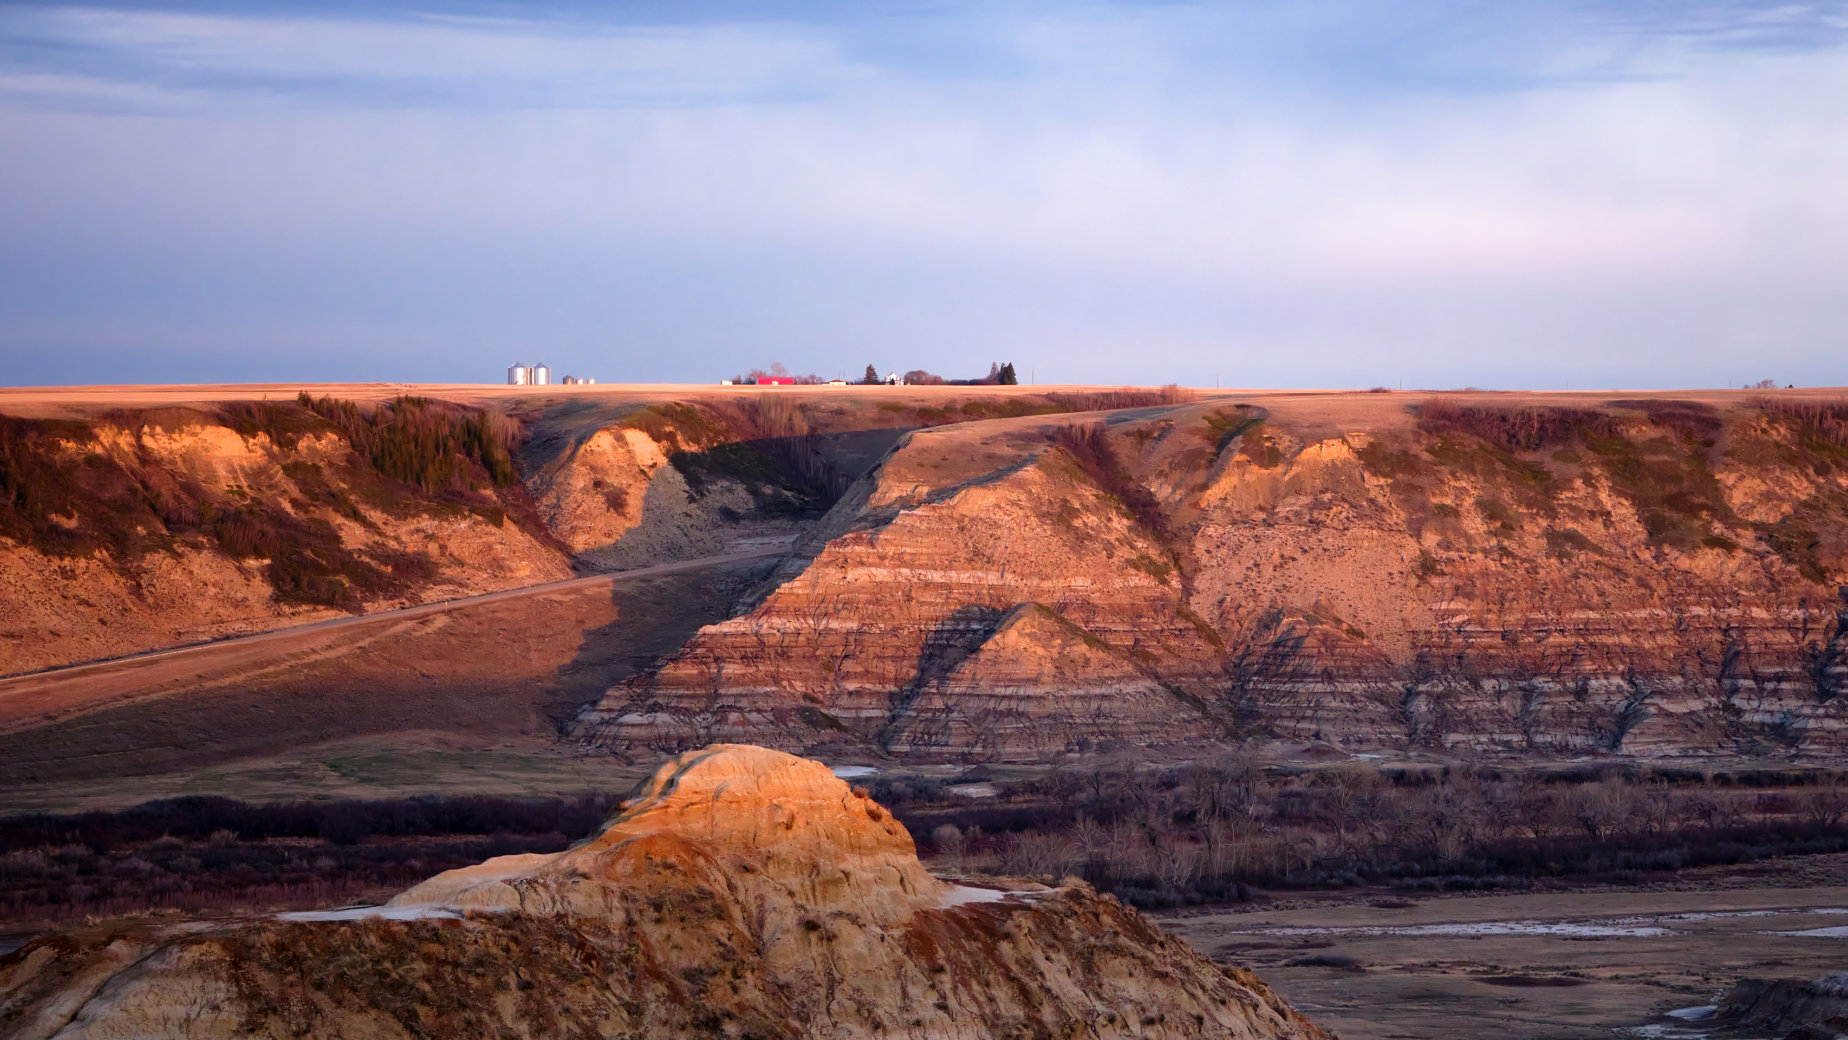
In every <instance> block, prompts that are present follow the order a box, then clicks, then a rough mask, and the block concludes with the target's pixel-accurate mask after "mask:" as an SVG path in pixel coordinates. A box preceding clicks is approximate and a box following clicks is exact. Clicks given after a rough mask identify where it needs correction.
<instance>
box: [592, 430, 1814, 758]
mask: <svg viewBox="0 0 1848 1040" xmlns="http://www.w3.org/2000/svg"><path fill="white" fill-rule="evenodd" d="M1366 403H1367V405H1368V407H1367V408H1364V409H1363V408H1358V407H1356V408H1349V409H1347V410H1346V411H1345V412H1340V411H1338V412H1336V413H1334V418H1331V416H1330V413H1329V412H1328V410H1327V409H1325V408H1321V407H1318V402H1317V401H1315V400H1313V399H1308V398H1306V399H1303V400H1290V399H1276V400H1271V401H1268V402H1267V405H1266V408H1267V409H1268V411H1267V410H1266V409H1258V408H1254V407H1251V406H1249V405H1244V404H1239V405H1229V404H1224V403H1214V404H1206V405H1199V406H1194V407H1191V408H1178V409H1172V408H1171V409H1166V410H1160V411H1155V412H1148V413H1142V414H1137V415H1132V414H1129V413H1118V414H1117V415H1115V416H1112V417H1110V419H1109V420H1108V422H1106V423H1102V424H1099V423H1098V422H1097V420H1096V419H1092V418H1084V419H1079V420H1061V421H1056V422H1049V421H1045V420H1026V419H1022V420H1013V421H1008V422H987V423H974V424H968V425H966V426H964V427H960V428H951V429H945V430H934V431H929V432H920V433H916V434H913V435H912V436H911V437H909V438H908V439H907V440H906V441H905V442H904V443H903V444H902V445H901V446H900V448H898V449H897V450H896V451H895V453H894V454H893V455H892V456H891V457H890V458H889V459H888V460H887V461H886V462H885V463H884V465H883V466H881V467H880V468H879V469H878V470H877V471H876V472H875V473H874V474H872V475H870V476H869V477H868V478H867V479H866V480H865V481H863V482H862V483H861V485H860V486H858V487H857V488H855V489H854V490H852V491H850V492H849V493H848V494H847V495H846V496H845V497H844V498H843V499H842V502H841V504H840V505H839V506H837V507H836V510H835V513H834V514H833V515H832V516H830V517H829V518H828V520H827V521H825V522H824V524H823V525H822V526H821V528H820V530H822V531H824V532H825V533H826V536H827V538H828V540H826V541H825V543H817V544H814V545H811V546H810V547H809V550H810V551H809V552H807V553H805V554H803V556H802V557H801V558H799V559H798V560H797V561H795V562H793V563H792V564H791V565H790V567H789V574H788V575H787V576H788V579H789V580H788V581H787V582H786V583H785V584H783V585H782V586H781V587H780V588H778V589H777V590H776V591H775V592H774V593H773V594H771V595H770V596H769V597H768V598H767V599H765V600H764V601H763V602H762V603H761V604H760V605H759V606H758V607H757V608H756V609H754V610H753V611H751V612H750V613H748V614H746V615H744V616H742V617H739V618H736V619H733V620H731V621H727V622H724V623H721V624H718V625H714V626H711V627H709V628H707V629H705V630H703V631H702V632H701V633H700V634H699V635H698V636H696V637H695V638H694V639H693V640H692V642H691V643H689V645H688V646H687V647H686V648H685V650H683V651H682V652H681V653H680V654H678V655H676V656H675V657H673V658H672V659H670V660H669V661H668V662H667V663H666V664H665V665H664V666H663V667H662V668H661V669H659V670H658V671H657V672H656V673H655V674H653V675H652V676H646V677H640V678H637V679H635V680H631V681H629V682H627V683H625V684H623V685H621V686H619V687H617V688H615V689H613V690H611V691H610V693H609V694H608V695H607V696H606V697H605V698H604V700H603V701H602V703H600V704H599V705H597V706H596V707H595V708H594V709H593V710H591V711H589V712H587V713H586V714H585V716H584V717H583V718H582V719H581V721H580V725H579V727H578V730H577V736H578V737H579V739H580V740H582V741H583V742H585V743H587V744H589V745H593V746H601V747H608V748H611V749H613V750H617V751H623V752H627V751H630V750H633V749H657V750H658V749H675V748H682V747H690V746H695V745H697V744H699V743H701V742H702V741H704V740H708V739H717V738H720V737H724V738H726V739H750V740H760V741H765V742H769V743H774V744H776V745H777V746H782V747H792V748H827V747H831V746H836V745H841V744H850V745H854V746H858V747H860V748H862V749H877V750H885V751H891V752H894V753H903V754H909V755H927V756H929V755H941V756H953V757H963V758H968V757H981V758H991V759H992V758H1013V759H1033V758H1044V757H1046V756H1047V755H1050V754H1054V753H1058V752H1061V751H1065V750H1078V749H1081V748H1083V747H1087V746H1092V745H1094V743H1095V742H1096V741H1097V740H1099V739H1104V740H1108V739H1112V738H1117V739H1126V740H1129V741H1132V742H1135V743H1142V744H1158V743H1166V742H1196V743H1197V742H1201V741H1208V740H1210V741H1215V742H1223V741H1244V740H1254V739H1255V740H1271V739H1282V740H1305V739H1322V740H1327V741H1331V742H1335V743H1338V744H1341V745H1343V746H1346V747H1348V748H1349V749H1350V750H1366V749H1391V750H1395V751H1399V752H1410V753H1417V752H1433V753H1450V752H1458V751H1469V752H1502V753H1509V754H1521V755H1536V754H1537V755H1551V756H1558V755H1579V754H1585V753H1611V754H1643V755H1681V754H1694V755H1712V754H1723V755H1792V754H1796V755H1801V754H1814V755H1832V754H1836V753H1839V751H1840V750H1841V749H1842V747H1843V741H1844V734H1848V699H1844V698H1843V697H1841V693H1842V692H1843V691H1844V690H1848V685H1845V684H1848V585H1845V584H1844V583H1845V582H1848V432H1844V431H1848V419H1844V418H1843V417H1845V416H1848V406H1828V405H1784V404H1779V403H1778V402H1775V401H1772V402H1757V401H1738V402H1733V403H1731V404H1729V405H1727V406H1724V407H1722V406H1715V405H1711V404H1707V403H1702V402H1694V401H1681V400H1673V399H1665V398H1650V399H1636V400H1627V399H1625V400H1609V401H1595V402H1591V403H1592V404H1596V405H1597V407H1569V408H1568V407H1552V406H1529V405H1525V404H1521V405H1506V404H1502V403H1500V402H1498V401H1487V402H1480V403H1474V404H1471V403H1467V400H1466V402H1465V403H1464V404H1460V405H1459V404H1453V403H1451V401H1450V400H1449V399H1443V398H1440V399H1435V400H1430V401H1421V402H1414V403H1413V404H1411V405H1409V406H1408V405H1406V404H1405V403H1403V402H1402V401H1393V400H1391V399H1389V398H1381V399H1378V400H1377V401H1376V402H1366ZM1831 409H1833V410H1831ZM1356 418H1358V419H1360V420H1361V421H1358V422H1356V421H1355V420H1356ZM1073 423H1076V424H1078V425H1077V426H1076V428H1074V426H1073V425H1072V424H1073ZM1087 423H1088V424H1090V425H1088V426H1087V425H1084V424H1087ZM1338 423H1340V424H1341V425H1337V424H1338ZM1347 423H1353V425H1346V424H1347ZM1354 426H1362V427H1364V428H1360V429H1356V428H1354ZM1344 427H1345V428H1344ZM1023 604H1043V605H1044V606H1045V607H1046V608H1047V609H1048V610H1049V611H1050V612H1051V614H1050V616H1049V617H1048V618H1047V621H1048V622H1052V623H1048V624H1036V625H1027V626H1020V625H1019V624H1018V623H1019V620H1020V619H1022V618H1024V617H1025V616H1026V615H1024V614H1021V613H1019V612H1020V611H1021V609H1022V605H1023ZM1010 612H1014V613H1013V614H1012V615H1010ZM1009 616H1012V617H1013V618H1014V619H1015V621H1016V625H1017V630H1016V631H1011V632H1009V633H1008V634H1007V635H1006V637H1005V638H1004V639H1003V640H1002V643H999V644H996V645H995V646H993V647H992V648H990V647H987V644H988V643H989V641H990V640H992V639H995V638H996V636H997V635H998V629H997V626H998V625H1000V624H1001V622H1002V619H1003V618H1004V617H1009ZM1073 639H1076V640H1077V642H1078V643H1079V644H1083V645H1085V646H1087V647H1090V648H1091V650H1092V651H1094V652H1093V653H1092V655H1091V657H1090V658H1089V659H1087V660H1084V661H1083V662H1082V663H1074V664H1073V665H1072V666H1070V667H1061V666H1054V665H1031V664H1025V663H1021V664H1017V665H1015V666H1005V665H1003V664H1001V663H1000V662H1001V661H1002V660H1003V659H1006V658H1012V659H1014V660H1015V661H1017V662H1027V661H1031V660H1043V661H1046V662H1051V661H1056V660H1058V659H1060V658H1061V657H1063V656H1065V655H1067V654H1069V653H1070V652H1071V647H1072V646H1073V644H1072V640H1073ZM1004 644H1005V647H1006V648H1005V649H1004ZM1022 670H1024V673H1025V674H1010V673H1018V672H1021V671H1022ZM1028 689H1033V690H1036V691H1037V692H1033V693H1031V694H1030V695H1029V696H1028V699H1027V700H1022V695H1023V691H1025V690H1028ZM1156 691H1162V692H1163V693H1165V694H1166V696H1167V698H1168V700H1167V702H1166V703H1165V704H1164V703H1163V702H1162V700H1161V696H1160V695H1158V694H1157V692H1156ZM1029 701H1030V702H1031V703H1033V704H1035V705H1038V707H1029V706H1028V703H1029ZM1052 705H1058V706H1059V707H1058V711H1057V714H1058V717H1057V718H1056V719H1055V718H1054V715H1052V714H1040V713H1041V712H1042V711H1043V710H1048V709H1049V708H1050V706H1052ZM1163 711H1166V712H1167V713H1168V715H1169V716H1170V724H1169V725H1167V726H1161V725H1158V724H1156V725H1151V722H1152V720H1156V719H1159V718H1160V717H1161V714H1162V712H1163ZM1084 716H1091V717H1093V718H1095V719H1096V720H1097V721H1096V722H1095V723H1086V724H1083V725H1079V726H1077V727H1075V728H1074V726H1073V724H1072V722H1071V720H1072V719H1073V718H1075V717H1084Z"/></svg>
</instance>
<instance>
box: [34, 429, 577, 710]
mask: <svg viewBox="0 0 1848 1040" xmlns="http://www.w3.org/2000/svg"><path fill="white" fill-rule="evenodd" d="M264 407H274V408H276V409H279V410H287V411H288V413H289V416H290V421H291V422H293V423H295V424H297V426H302V425H306V424H312V423H317V420H314V419H313V417H312V416H310V415H309V413H307V411H306V410H305V409H302V408H299V407H297V406H296V405H294V404H287V405H275V406H268V405H266V406H264ZM234 422H235V421H234V420H233V419H229V418H227V417H225V416H223V415H216V414H212V413H208V412H203V411H198V410H194V409H166V410H162V411H160V412H158V413H154V412H150V413H147V414H137V413H118V414H115V415H112V416H110V417H108V418H106V419H99V420H96V421H87V422H76V421H56V422H51V421H47V422H34V421H30V420H18V419H9V418H5V417H0V427H3V428H4V429H3V430H0V432H4V433H5V434H7V436H6V437H4V438H0V440H6V441H7V442H8V443H7V444H6V445H5V447H6V448H7V449H8V450H7V452H6V456H7V457H6V458H5V459H4V460H0V485H5V487H6V488H7V490H8V492H9V494H8V495H7V498H8V501H6V502H5V503H3V504H0V510H3V511H4V513H5V515H4V516H0V521H4V522H0V633H4V635H5V638H0V674H7V673H12V672H22V671H30V670H35V669H40V668H47V667H52V666H56V665H61V664H68V663H71V662H75V661H84V660H91V659H96V658H106V657H115V656H120V655H124V654H130V653H134V652H137V651H141V650H147V649H152V648H156V647H161V646H171V645H174V644H179V643H190V642H198V641H203V640H207V639H215V638H221V637H225V636H231V635H242V634H247V633H250V632H257V631H263V630H266V629H271V628H277V627H280V626H283V625H287V624H292V623H299V622H304V621H312V620H316V619H319V618H325V617H329V616H336V615H338V614H341V613H347V612H358V611H362V610H376V609H384V608H389V607H395V606H404V605H407V604H410V603H419V602H426V601H429V600H437V599H445V598H452V597H457V596H467V595H473V594H476V593H481V592H488V591H494V590H499V589H505V588H510V587H516V586H522V585H533V584H539V583H542V582H547V581H554V580H557V579H560V578H566V577H569V576H570V574H571V570H570V567H569V564H568V561H567V559H566V557H565V554H564V553H562V552H560V551H559V550H558V549H557V548H556V547H555V545H553V544H551V543H550V542H549V540H548V539H547V538H546V537H545V534H544V532H543V531H540V530H538V529H537V528H536V525H534V524H527V525H523V524H522V523H521V522H520V517H519V516H517V515H514V512H513V511H512V510H510V508H509V506H510V505H512V504H514V503H513V502H512V496H511V495H508V494H504V493H503V492H501V491H500V490H499V489H495V488H492V487H489V488H487V489H485V490H477V491H471V492H467V493H459V492H455V489H450V491H449V492H434V491H429V492H426V491H423V490H421V489H419V488H417V487H414V486H410V485H406V484H403V483H401V482H398V481H394V480H388V479H385V478H382V477H381V476H380V475H379V474H377V473H376V472H373V471H372V470H371V469H370V468H369V467H368V466H367V465H366V464H365V463H364V461H363V460H362V459H360V458H359V456H358V454H357V453H356V452H355V450H354V449H353V447H352V446H351V445H350V444H349V443H348V442H347V440H345V439H344V438H343V437H342V436H341V435H340V434H338V433H337V432H332V431H331V429H327V428H320V429H308V430H306V431H304V430H302V429H292V430H278V431H275V433H274V435H272V433H271V432H269V431H264V430H253V429H249V428H243V429H239V428H235V427H234ZM318 425H319V426H320V427H326V425H327V424H325V423H319V424H318ZM22 503H23V504H22Z"/></svg>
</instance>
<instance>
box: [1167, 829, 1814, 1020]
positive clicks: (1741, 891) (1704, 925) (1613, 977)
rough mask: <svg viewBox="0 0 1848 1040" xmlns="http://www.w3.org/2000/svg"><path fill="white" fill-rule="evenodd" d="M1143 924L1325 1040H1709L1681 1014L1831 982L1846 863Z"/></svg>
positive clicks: (1375, 898)
mask: <svg viewBox="0 0 1848 1040" xmlns="http://www.w3.org/2000/svg"><path fill="white" fill-rule="evenodd" d="M1155 916H1156V917H1157V918H1158V919H1159V920H1160V922H1161V924H1162V925H1163V927H1165V928H1167V929H1169V930H1170V931H1172V932H1174V933H1176V934H1178V935H1181V936H1182V937H1184V938H1186V939H1187V940H1188V941H1189V942H1191V943H1193V944H1194V945H1195V946H1196V947H1198V948H1200V949H1201V950H1203V951H1205V952H1207V953H1208V954H1210V955H1211V956H1212V957H1214V958H1215V959H1216V960H1219V961H1221V962H1222V963H1231V964H1236V965H1239V966H1241V967H1247V968H1251V969H1253V970H1255V971H1257V972H1258V973H1259V974H1260V975H1262V976H1263V977H1264V978H1265V979H1266V980H1267V981H1269V982H1270V983H1271V984H1272V985H1273V986H1274V987H1276V989H1277V991H1278V992H1279V993H1281V994H1283V996H1284V997H1285V998H1287V999H1288V1000H1289V1001H1290V1002H1291V1003H1292V1004H1293V1005H1294V1006H1295V1007H1296V1008H1298V1009H1299V1010H1301V1011H1302V1012H1303V1013H1304V1014H1306V1015H1308V1016H1309V1017H1310V1018H1311V1019H1313V1020H1314V1021H1315V1022H1316V1023H1317V1024H1318V1025H1321V1026H1322V1027H1324V1028H1326V1029H1328V1030H1330V1031H1331V1032H1334V1033H1336V1034H1338V1035H1340V1036H1341V1037H1342V1038H1343V1040H1478V1038H1482V1037H1497V1038H1502V1040H1568V1038H1571V1040H1578V1038H1587V1037H1662V1038H1684V1040H1694V1038H1698V1037H1705V1036H1707V1035H1709V1034H1708V1032H1707V1031H1706V1030H1704V1029H1702V1028H1701V1027H1700V1024H1699V1021H1698V1017H1694V1018H1693V1019H1692V1020H1690V1018H1689V1017H1687V1016H1697V1012H1694V1011H1692V1010H1691V1009H1696V1008H1700V1007H1702V1006H1706V1005H1712V1004H1713V1003H1715V1000H1716V999H1717V998H1718V996H1719V995H1720V994H1721V993H1722V992H1723V991H1724V990H1726V989H1727V988H1728V987H1730V986H1731V985H1732V984H1733V983H1734V982H1735V981H1737V980H1738V979H1739V978H1741V977H1759V978H1779V977H1787V978H1804V979H1809V978H1816V977H1819V976H1823V975H1827V974H1830V973H1832V972H1835V971H1839V970H1841V967H1842V964H1843V959H1844V955H1848V856H1814V857H1801V858H1795V859H1790V860H1783V861H1779V862H1776V863H1769V864H1759V865H1754V866H1751V867H1745V868H1730V869H1726V870H1713V871H1687V872H1684V873H1683V874H1682V875H1681V876H1679V877H1678V878H1677V879H1676V880H1675V881H1673V882H1670V883H1666V884H1661V885H1651V886H1643V887H1631V888H1608V889H1607V888H1599V889H1583V890H1566V891H1559V892H1550V893H1521V894H1518V895H1494V896H1454V897H1446V898H1429V899H1410V898H1406V897H1405V896H1404V895H1403V894H1401V893H1396V892H1395V893H1388V892H1384V891H1379V890H1374V891H1371V892H1367V893H1362V894H1354V893H1346V894H1334V893H1331V894H1327V895H1324V896H1310V897H1302V896H1298V897H1295V898H1292V899H1289V900H1287V901H1277V902H1273V903H1269V904H1263V903H1260V904H1257V905H1255V906H1250V907H1247V906H1238V907H1209V908H1202V909H1193V910H1184V911H1170V912H1167V913H1160V914H1157V915H1155ZM1670 1011H1683V1012H1685V1013H1686V1015H1684V1016H1682V1017H1672V1016H1669V1015H1668V1014H1667V1013H1668V1012H1670ZM1714 1035H1718V1034H1714Z"/></svg>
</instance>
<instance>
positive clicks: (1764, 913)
mask: <svg viewBox="0 0 1848 1040" xmlns="http://www.w3.org/2000/svg"><path fill="white" fill-rule="evenodd" d="M1781 913H1784V911H1782V910H1697V911H1693V912H1691V913H1685V914H1663V915H1662V916H1660V917H1658V918H1656V920H1658V921H1712V920H1715V919H1717V918H1721V917H1776V916H1777V915H1779V914H1781Z"/></svg>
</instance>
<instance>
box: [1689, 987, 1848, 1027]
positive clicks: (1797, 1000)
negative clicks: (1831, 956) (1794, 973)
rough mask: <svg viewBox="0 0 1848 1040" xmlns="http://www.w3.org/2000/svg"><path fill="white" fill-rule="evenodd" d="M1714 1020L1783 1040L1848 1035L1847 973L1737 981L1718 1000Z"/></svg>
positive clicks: (1727, 1025)
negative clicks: (1814, 976) (1819, 976)
mask: <svg viewBox="0 0 1848 1040" xmlns="http://www.w3.org/2000/svg"><path fill="white" fill-rule="evenodd" d="M1714 1022H1715V1023H1716V1024H1719V1025H1723V1026H1725V1027H1727V1028H1728V1029H1735V1030H1752V1031H1753V1032H1762V1033H1764V1034H1766V1035H1770V1036H1777V1037H1783V1038H1786V1040H1831V1038H1833V1037H1837V1036H1840V1035H1842V1034H1843V1033H1848V974H1836V975H1827V976H1824V977H1823V978H1820V979H1741V980H1740V981H1739V982H1738V983H1737V984H1736V985H1734V986H1733V988H1732V989H1730V990H1728V991H1726V995H1725V996H1724V997H1721V998H1720V1003H1719V1009H1718V1012H1717V1013H1716V1014H1715V1016H1714Z"/></svg>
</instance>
